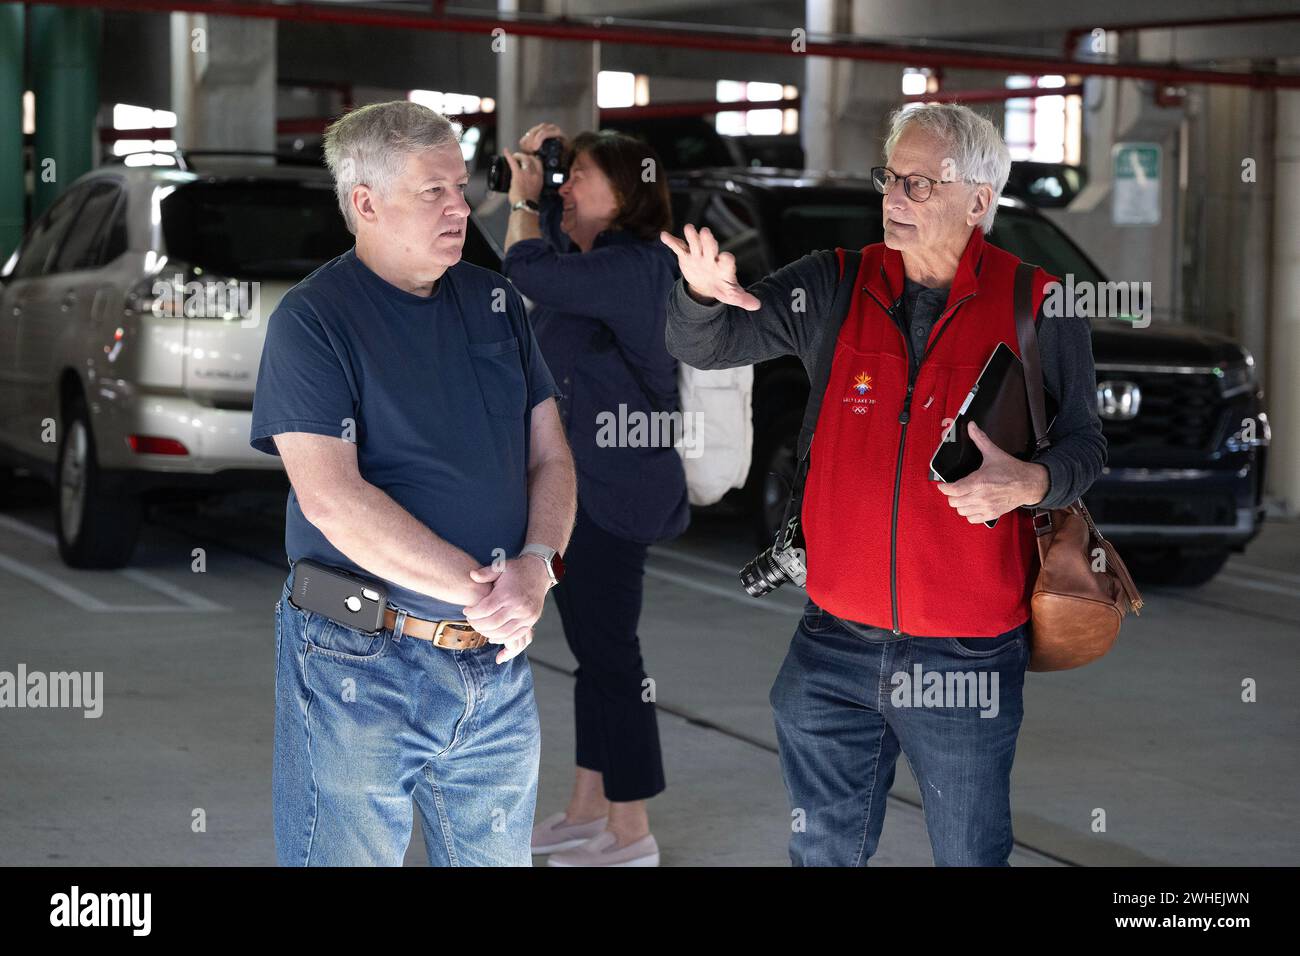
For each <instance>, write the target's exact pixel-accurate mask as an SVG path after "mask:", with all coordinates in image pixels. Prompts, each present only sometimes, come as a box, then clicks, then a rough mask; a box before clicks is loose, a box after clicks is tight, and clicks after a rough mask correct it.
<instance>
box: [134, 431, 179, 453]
mask: <svg viewBox="0 0 1300 956" xmlns="http://www.w3.org/2000/svg"><path fill="white" fill-rule="evenodd" d="M126 443H127V444H128V445H129V446H130V447H131V450H132V451H133V452H135V453H136V454H137V455H188V454H189V453H190V452H189V449H188V448H186V447H185V446H184V445H182V444H181V443H180V442H178V441H177V440H176V439H175V438H163V437H161V436H159V435H127V436H126Z"/></svg>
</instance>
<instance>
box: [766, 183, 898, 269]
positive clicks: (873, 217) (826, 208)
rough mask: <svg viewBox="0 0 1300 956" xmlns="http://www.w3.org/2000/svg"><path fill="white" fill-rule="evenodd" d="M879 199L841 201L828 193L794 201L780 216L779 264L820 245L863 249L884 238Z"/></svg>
mask: <svg viewBox="0 0 1300 956" xmlns="http://www.w3.org/2000/svg"><path fill="white" fill-rule="evenodd" d="M883 241H884V232H883V230H882V228H881V225H880V200H879V199H876V200H873V201H871V202H867V203H857V202H842V201H839V200H838V199H836V198H835V197H833V196H830V195H828V196H827V197H826V199H825V200H824V201H822V202H800V203H792V204H790V205H787V206H785V207H784V208H782V209H781V211H780V213H779V214H778V216H777V228H776V247H777V253H778V255H779V256H780V259H781V261H780V262H779V263H777V265H778V266H783V265H787V264H788V263H791V262H794V260H796V259H798V258H799V257H800V256H806V255H807V254H808V253H810V252H813V251H815V250H817V249H834V248H836V247H837V246H838V247H841V248H844V249H861V248H862V247H863V246H869V245H871V244H872V243H876V242H883Z"/></svg>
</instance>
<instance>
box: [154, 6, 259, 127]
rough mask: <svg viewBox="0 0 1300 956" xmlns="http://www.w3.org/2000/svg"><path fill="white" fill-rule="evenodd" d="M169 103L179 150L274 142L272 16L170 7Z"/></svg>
mask: <svg viewBox="0 0 1300 956" xmlns="http://www.w3.org/2000/svg"><path fill="white" fill-rule="evenodd" d="M171 17H172V20H171V23H172V43H171V67H172V70H171V73H172V109H173V110H174V111H175V112H176V118H177V124H178V126H177V131H176V141H177V144H178V145H179V146H180V147H181V148H182V149H231V150H257V151H263V152H271V151H273V150H274V149H275V120H276V116H275V103H276V70H275V61H276V47H275V36H276V23H275V21H274V20H263V19H258V18H253V17H248V18H242V17H210V16H208V15H206V14H198V13H173V14H172V15H171Z"/></svg>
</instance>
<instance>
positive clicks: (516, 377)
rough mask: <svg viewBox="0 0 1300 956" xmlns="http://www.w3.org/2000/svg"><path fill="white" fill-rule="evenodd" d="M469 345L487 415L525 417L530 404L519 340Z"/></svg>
mask: <svg viewBox="0 0 1300 956" xmlns="http://www.w3.org/2000/svg"><path fill="white" fill-rule="evenodd" d="M466 348H467V349H468V350H469V361H470V365H471V366H472V367H473V369H474V376H475V378H477V379H478V387H479V393H480V394H481V395H482V396H483V404H484V405H485V406H486V407H487V410H488V414H489V415H492V416H494V417H496V418H508V419H513V420H518V419H520V418H522V417H523V414H524V409H525V407H526V406H527V404H528V388H527V382H526V381H525V378H524V365H523V360H522V358H521V356H520V353H519V340H518V339H514V338H509V339H503V340H502V341H500V342H470V343H469V344H468V345H467V346H466Z"/></svg>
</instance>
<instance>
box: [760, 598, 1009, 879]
mask: <svg viewBox="0 0 1300 956" xmlns="http://www.w3.org/2000/svg"><path fill="white" fill-rule="evenodd" d="M1029 628H1030V624H1029V622H1028V621H1026V622H1025V623H1024V624H1022V625H1021V626H1020V627H1017V628H1013V629H1012V630H1010V631H1008V632H1006V633H1005V634H1001V635H998V636H996V637H971V638H956V637H910V636H908V635H907V634H899V635H895V634H894V633H893V631H890V630H888V629H883V628H875V627H866V626H864V625H860V624H847V623H845V622H844V621H841V620H840V619H839V618H837V617H836V616H835V615H833V614H831V613H829V612H828V611H823V610H822V609H821V608H820V607H818V606H817V605H816V604H814V603H813V602H812V601H811V600H810V601H808V603H807V604H806V605H805V607H804V614H803V618H802V619H801V620H800V622H799V626H798V627H797V628H796V629H795V633H794V638H793V639H792V640H791V642H790V650H789V652H788V653H787V655H786V658H785V662H784V663H783V664H782V665H781V670H780V672H779V673H778V674H777V678H776V683H775V684H773V686H772V692H771V695H770V698H769V699H770V701H771V704H772V710H773V714H774V717H775V721H776V733H777V741H778V744H779V747H780V755H781V772H782V776H783V777H784V778H785V785H786V790H787V792H788V794H789V797H790V805H791V807H792V813H791V830H792V832H791V838H790V861H791V863H793V864H794V865H795V866H866V865H867V860H868V859H869V858H870V857H871V855H872V854H873V853H875V852H876V847H877V844H878V843H879V840H880V831H881V829H882V827H883V826H884V822H885V798H886V797H887V796H888V794H889V788H890V787H891V786H893V783H894V765H895V763H896V761H897V760H898V755H899V753H900V752H901V753H903V754H904V755H905V756H906V758H907V761H908V764H909V766H910V767H911V768H912V775H913V776H914V777H915V778H916V781H917V784H918V785H919V787H920V791H921V803H922V809H923V811H924V813H925V826H926V830H927V831H928V832H929V836H930V848H931V850H932V851H933V853H934V862H935V864H936V865H937V866H1005V865H1007V860H1008V857H1009V856H1010V855H1011V847H1012V834H1011V763H1012V761H1013V760H1014V759H1015V753H1016V737H1017V735H1018V734H1019V731H1020V721H1021V717H1022V716H1023V713H1024V711H1023V706H1022V699H1021V692H1022V690H1023V687H1024V676H1025V665H1026V663H1027V662H1028V659H1029ZM918 665H919V668H920V670H919V671H918V670H917V668H918ZM930 675H936V676H930Z"/></svg>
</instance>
